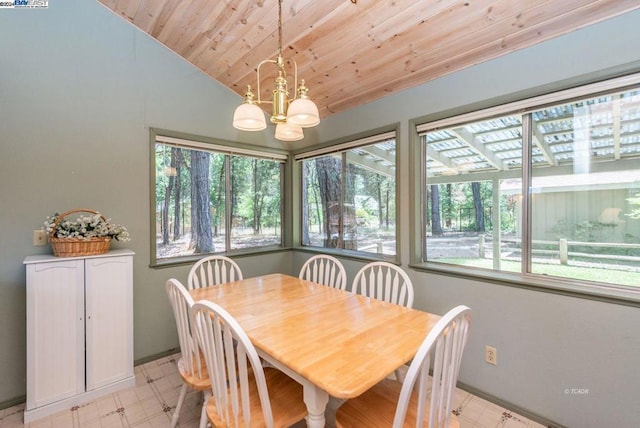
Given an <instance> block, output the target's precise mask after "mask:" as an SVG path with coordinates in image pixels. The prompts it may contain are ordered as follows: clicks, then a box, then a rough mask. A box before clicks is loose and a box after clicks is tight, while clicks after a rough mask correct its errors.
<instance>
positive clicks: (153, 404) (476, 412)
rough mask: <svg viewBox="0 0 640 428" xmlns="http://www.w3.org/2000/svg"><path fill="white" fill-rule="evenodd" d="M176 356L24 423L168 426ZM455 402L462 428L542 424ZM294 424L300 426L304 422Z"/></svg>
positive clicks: (13, 414) (195, 415)
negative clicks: (131, 380)
mask: <svg viewBox="0 0 640 428" xmlns="http://www.w3.org/2000/svg"><path fill="white" fill-rule="evenodd" d="M176 357H177V356H175V355H174V356H169V357H165V358H161V359H158V360H155V361H151V362H149V363H146V364H143V365H141V366H137V367H136V368H135V374H136V386H135V387H133V388H129V389H126V390H123V391H120V392H117V393H114V394H111V395H108V396H105V397H103V398H100V399H98V400H96V401H92V402H90V403H87V404H84V405H81V406H77V407H74V408H71V409H69V410H64V411H61V412H59V413H56V414H54V415H52V416H50V417H47V418H43V419H39V420H37V421H34V422H31V423H30V424H27V426H28V427H29V428H67V427H83V428H89V427H90V428H99V427H104V428H107V427H109V428H112V427H140V428H152V427H153V428H162V427H168V426H169V422H170V420H171V415H172V412H173V409H174V407H175V405H176V403H177V401H178V392H179V391H180V387H181V386H182V380H181V378H180V376H179V375H178V372H177V368H176ZM201 400H202V398H201V395H200V394H198V393H195V392H189V393H188V394H187V397H186V399H185V403H184V405H183V407H182V411H181V412H180V423H179V426H180V427H181V428H184V427H189V428H192V427H193V428H195V427H197V426H198V422H199V417H200V410H201ZM454 407H455V409H456V410H455V413H456V414H457V415H458V419H459V421H460V426H461V428H476V427H477V428H503V427H504V428H524V427H534V428H541V427H543V425H540V424H538V423H535V422H533V421H530V420H528V419H526V418H524V417H522V416H520V415H517V414H516V413H513V412H510V411H508V410H505V409H504V408H502V407H499V406H496V405H495V404H492V403H490V402H488V401H486V400H483V399H481V398H479V397H476V396H473V395H471V394H469V393H467V392H464V391H462V390H456V395H455V398H454ZM23 410H24V404H20V405H17V406H14V407H10V408H8V409H4V410H0V428H14V427H24V426H25V425H24V424H23V422H22V420H23ZM298 425H299V426H304V424H303V423H301V424H298ZM298 425H297V426H298ZM297 426H296V427H297Z"/></svg>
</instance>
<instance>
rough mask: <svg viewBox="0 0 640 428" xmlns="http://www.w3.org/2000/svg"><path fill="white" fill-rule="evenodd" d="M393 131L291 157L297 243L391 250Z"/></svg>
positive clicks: (393, 236) (393, 245) (393, 244)
mask: <svg viewBox="0 0 640 428" xmlns="http://www.w3.org/2000/svg"><path fill="white" fill-rule="evenodd" d="M395 153H396V144H395V132H390V133H387V134H384V135H377V136H375V137H370V138H367V139H365V140H358V141H354V142H350V143H345V144H341V145H339V146H338V147H333V148H331V149H328V150H327V151H319V152H315V153H305V154H301V155H296V159H298V160H300V163H301V168H302V245H304V246H310V247H320V248H336V249H341V250H352V251H359V252H365V253H374V254H380V255H383V256H394V255H395V254H396V178H395V174H396V161H395Z"/></svg>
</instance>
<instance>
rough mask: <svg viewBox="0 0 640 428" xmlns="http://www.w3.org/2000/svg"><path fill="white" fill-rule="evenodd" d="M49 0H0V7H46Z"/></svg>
mask: <svg viewBox="0 0 640 428" xmlns="http://www.w3.org/2000/svg"><path fill="white" fill-rule="evenodd" d="M48 7H49V0H12V1H0V9H46V8H48Z"/></svg>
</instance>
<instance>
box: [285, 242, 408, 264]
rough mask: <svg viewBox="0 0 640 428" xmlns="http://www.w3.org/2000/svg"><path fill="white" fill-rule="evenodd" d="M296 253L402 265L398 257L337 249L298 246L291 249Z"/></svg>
mask: <svg viewBox="0 0 640 428" xmlns="http://www.w3.org/2000/svg"><path fill="white" fill-rule="evenodd" d="M291 249H292V250H294V251H300V252H303V253H312V254H329V255H332V256H334V257H340V258H343V259H347V260H355V261H360V262H380V261H384V262H389V263H393V264H396V265H400V262H399V261H398V257H397V256H396V255H384V254H377V253H365V252H362V251H352V250H340V249H337V248H322V247H307V246H297V247H293V248H291Z"/></svg>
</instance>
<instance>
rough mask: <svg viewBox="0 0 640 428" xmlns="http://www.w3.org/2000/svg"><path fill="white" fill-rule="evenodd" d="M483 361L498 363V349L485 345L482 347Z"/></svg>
mask: <svg viewBox="0 0 640 428" xmlns="http://www.w3.org/2000/svg"><path fill="white" fill-rule="evenodd" d="M484 361H485V362H487V363H489V364H493V365H494V366H496V365H498V351H497V349H496V348H494V347H493V346H488V345H487V346H485V347H484Z"/></svg>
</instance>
